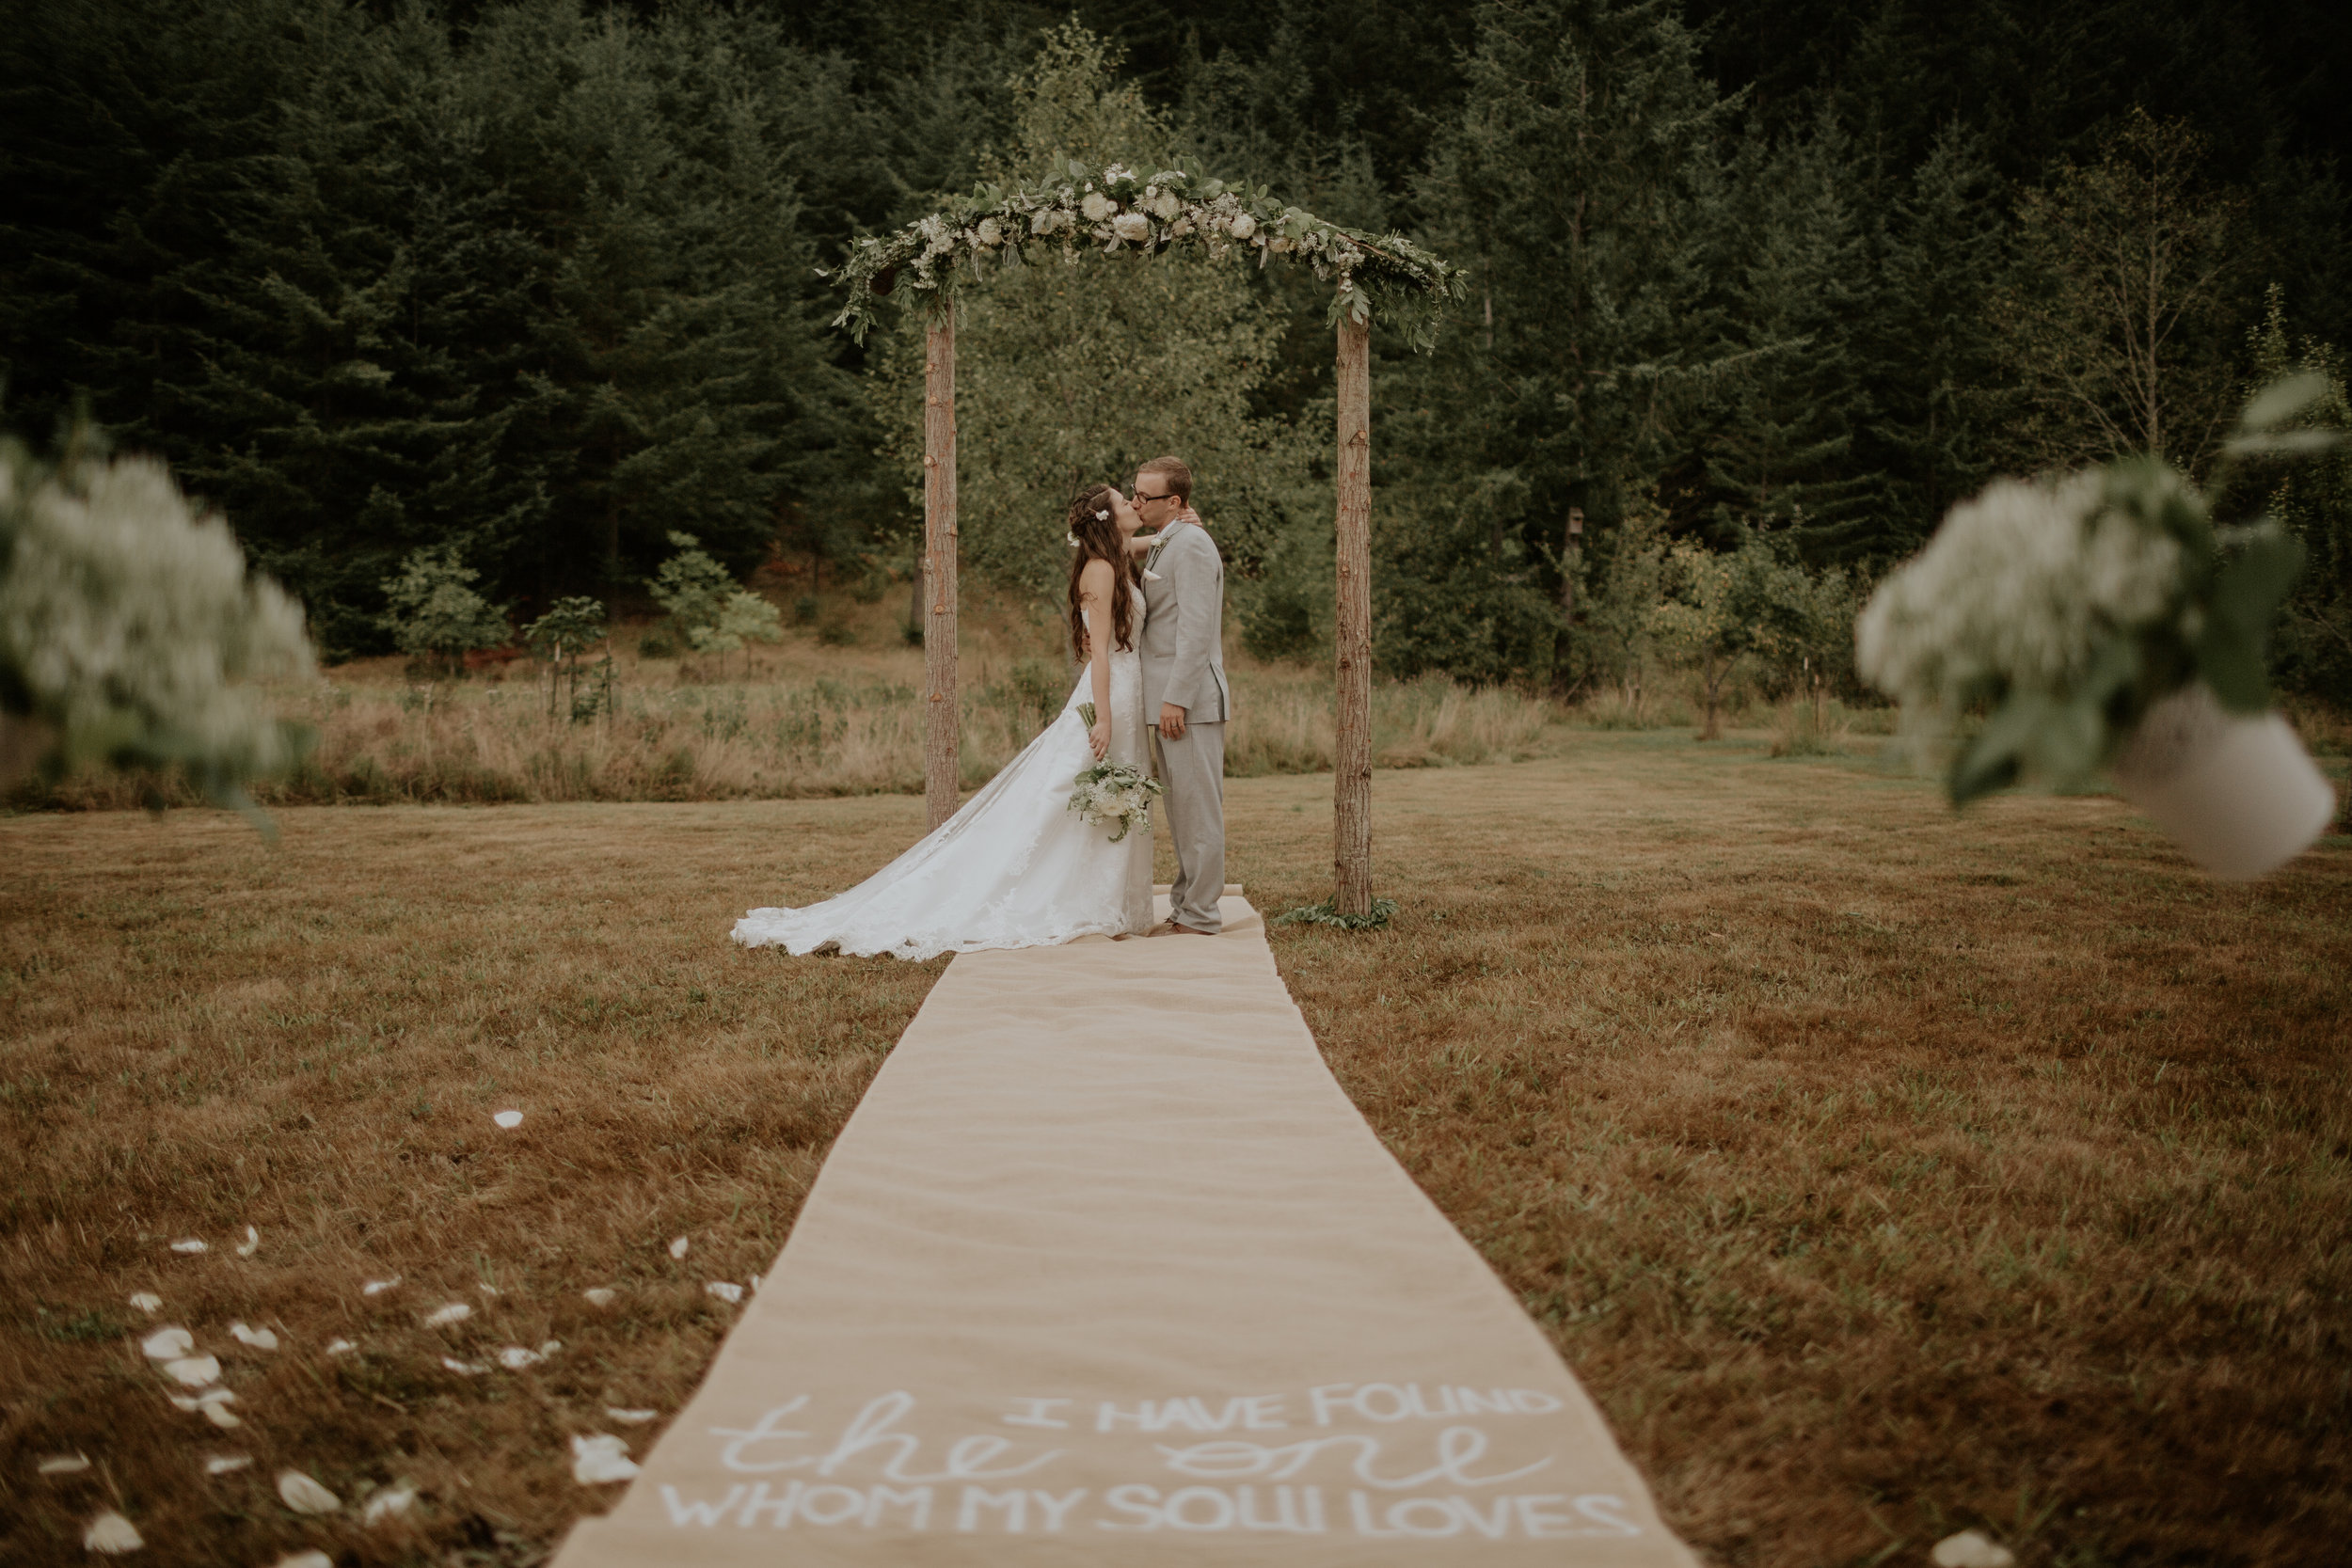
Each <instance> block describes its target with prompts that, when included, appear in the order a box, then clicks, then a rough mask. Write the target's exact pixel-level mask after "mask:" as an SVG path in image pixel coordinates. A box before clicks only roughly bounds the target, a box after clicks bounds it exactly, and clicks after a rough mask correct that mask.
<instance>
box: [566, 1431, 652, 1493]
mask: <svg viewBox="0 0 2352 1568" xmlns="http://www.w3.org/2000/svg"><path fill="white" fill-rule="evenodd" d="M636 1473H637V1462H636V1461H635V1460H633V1459H631V1458H629V1457H628V1444H627V1443H624V1442H622V1441H621V1440H620V1439H619V1438H617V1437H612V1436H608V1435H607V1434H606V1433H601V1432H592V1433H588V1434H587V1435H586V1436H584V1437H575V1438H573V1439H572V1479H573V1480H574V1481H578V1482H580V1485H582V1486H600V1485H602V1484H604V1483H605V1482H606V1481H627V1480H628V1479H629V1477H631V1476H633V1475H635V1474H636Z"/></svg>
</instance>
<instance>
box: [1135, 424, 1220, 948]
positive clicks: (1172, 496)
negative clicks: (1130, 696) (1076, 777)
mask: <svg viewBox="0 0 2352 1568" xmlns="http://www.w3.org/2000/svg"><path fill="white" fill-rule="evenodd" d="M1135 505H1136V512H1137V513H1138V514H1139V515H1141V516H1142V518H1143V524H1144V526H1145V527H1146V528H1151V529H1156V530H1158V531H1159V538H1158V540H1157V542H1156V543H1154V544H1153V545H1152V553H1151V554H1150V555H1149V556H1147V557H1145V558H1144V562H1143V603H1144V616H1143V642H1142V653H1143V711H1144V715H1145V717H1146V718H1147V719H1149V720H1152V722H1153V729H1154V731H1155V734H1156V737H1157V745H1156V746H1155V748H1154V750H1155V752H1156V753H1157V759H1158V768H1157V769H1156V770H1157V772H1158V774H1159V779H1160V784H1161V786H1162V787H1163V788H1164V789H1165V790H1166V791H1167V794H1166V796H1165V797H1164V799H1165V800H1166V802H1167V806H1168V833H1169V836H1171V837H1172V838H1174V839H1175V841H1176V880H1175V881H1174V882H1172V883H1170V884H1169V888H1168V921H1167V923H1166V924H1164V925H1161V926H1156V927H1152V935H1153V936H1155V937H1164V936H1202V937H1213V936H1215V935H1216V933H1217V931H1218V929H1219V928H1220V927H1222V926H1223V924H1224V917H1223V916H1222V915H1220V914H1219V913H1218V912H1217V899H1218V898H1220V897H1221V896H1223V895H1224V893H1225V721H1226V720H1227V719H1229V718H1231V717H1232V711H1233V709H1232V697H1231V694H1230V690H1229V689H1228V688H1227V686H1226V684H1225V644H1224V626H1225V561H1224V558H1223V557H1221V556H1219V555H1218V554H1217V553H1216V541H1215V540H1213V539H1211V538H1210V537H1209V531H1208V530H1207V529H1206V528H1204V527H1202V526H1201V522H1200V515H1199V514H1197V513H1195V512H1194V511H1193V509H1192V470H1191V469H1190V468H1188V467H1184V463H1183V462H1182V461H1181V460H1180V459H1177V458H1173V457H1155V458H1153V459H1152V461H1151V462H1149V463H1146V464H1145V465H1144V466H1143V467H1140V468H1137V469H1136V483H1135Z"/></svg>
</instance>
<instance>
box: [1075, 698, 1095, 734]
mask: <svg viewBox="0 0 2352 1568" xmlns="http://www.w3.org/2000/svg"><path fill="white" fill-rule="evenodd" d="M1078 717H1079V719H1080V720H1082V721H1084V722H1085V724H1086V727H1087V728H1088V729H1092V728H1094V705H1093V704H1092V703H1080V704H1079V705H1078Z"/></svg>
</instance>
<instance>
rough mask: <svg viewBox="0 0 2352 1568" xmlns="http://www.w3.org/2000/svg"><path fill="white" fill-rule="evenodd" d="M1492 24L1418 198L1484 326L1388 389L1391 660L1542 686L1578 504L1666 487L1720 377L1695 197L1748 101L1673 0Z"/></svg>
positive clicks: (1594, 507) (1588, 2) (1593, 0)
mask: <svg viewBox="0 0 2352 1568" xmlns="http://www.w3.org/2000/svg"><path fill="white" fill-rule="evenodd" d="M1477 25H1478V34H1477V37H1478V42H1477V47H1476V50H1475V52H1474V53H1473V54H1472V55H1471V56H1470V59H1469V61H1468V62H1467V64H1466V68H1465V69H1466V72H1467V78H1468V80H1467V86H1466V90H1465V93H1464V97H1463V106H1462V109H1461V112H1460V115H1459V117H1458V119H1456V120H1454V122H1453V123H1452V124H1449V125H1448V126H1446V127H1445V128H1444V130H1443V131H1442V133H1441V134H1440V135H1439V136H1438V143H1437V148H1436V150H1435V152H1434V153H1433V155H1432V161H1431V166H1430V170H1429V173H1428V176H1427V178H1426V180H1425V181H1424V182H1422V185H1421V186H1420V187H1419V199H1420V201H1421V203H1422V210H1423V211H1424V212H1425V213H1426V214H1428V223H1429V226H1430V237H1431V242H1432V244H1433V245H1435V246H1436V248H1437V249H1438V251H1439V253H1440V254H1443V255H1445V256H1447V257H1449V258H1450V259H1451V260H1453V261H1457V262H1461V263H1467V264H1470V265H1471V266H1473V267H1475V268H1476V277H1475V279H1474V281H1473V284H1472V287H1473V290H1474V293H1473V304H1472V306H1471V314H1470V318H1469V319H1468V320H1465V321H1460V322H1457V323H1456V324H1455V325H1454V327H1453V328H1452V329H1451V330H1450V331H1449V333H1448V335H1447V336H1446V337H1445V339H1444V340H1443V341H1441V344H1440V346H1439V349H1438V356H1437V358H1436V360H1435V361H1434V362H1433V363H1431V364H1428V365H1426V366H1422V365H1418V364H1414V363H1411V362H1406V363H1404V364H1400V365H1396V366H1394V367H1393V368H1392V367H1391V365H1390V364H1389V363H1388V362H1386V361H1384V362H1383V363H1382V365H1381V366H1380V367H1378V369H1377V371H1376V372H1375V373H1376V375H1377V376H1378V377H1379V378H1380V385H1381V390H1380V392H1379V393H1378V399H1379V406H1380V408H1381V410H1382V417H1383V429H1384V431H1385V432H1386V433H1387V435H1386V440H1385V444H1375V453H1376V454H1382V455H1380V456H1379V459H1378V460H1379V464H1380V466H1379V467H1376V468H1375V478H1376V479H1379V480H1382V481H1384V482H1385V483H1384V490H1383V493H1382V496H1381V499H1379V500H1378V501H1377V503H1376V509H1377V511H1378V513H1379V515H1380V516H1381V517H1383V518H1384V519H1386V521H1385V523H1384V526H1383V529H1382V531H1381V532H1380V535H1379V537H1380V541H1381V543H1380V545H1379V546H1377V547H1379V548H1381V549H1382V550H1383V551H1384V553H1383V555H1382V557H1381V562H1380V569H1381V574H1382V575H1381V578H1380V580H1381V583H1382V592H1383V594H1384V599H1385V603H1384V611H1383V615H1384V619H1383V629H1382V637H1383V639H1384V641H1383V644H1382V648H1383V652H1382V657H1384V658H1385V659H1388V660H1389V661H1390V662H1391V665H1392V666H1395V667H1399V668H1412V667H1416V666H1418V665H1421V664H1424V663H1438V664H1441V665H1443V666H1445V667H1448V668H1455V669H1465V670H1478V671H1481V672H1482V673H1484V672H1505V673H1529V674H1532V673H1538V672H1542V671H1549V670H1551V669H1553V668H1556V667H1558V666H1557V659H1556V646H1555V644H1556V641H1557V638H1558V635H1559V630H1560V621H1559V617H1558V615H1557V612H1556V610H1553V608H1552V606H1553V604H1554V601H1555V598H1556V596H1557V594H1558V589H1557V587H1556V586H1555V585H1556V583H1557V581H1558V578H1557V575H1556V574H1557V570H1558V568H1557V567H1556V566H1553V565H1551V564H1550V562H1556V561H1558V560H1559V559H1560V554H1561V546H1563V545H1564V543H1565V522H1566V518H1567V515H1568V514H1569V512H1570V509H1571V508H1577V509H1581V511H1582V512H1584V514H1585V515H1587V516H1589V517H1591V518H1592V519H1593V520H1594V523H1595V525H1596V526H1597V527H1607V526H1611V525H1613V523H1614V521H1615V520H1616V519H1617V518H1619V517H1620V516H1622V515H1624V512H1625V510H1626V508H1627V506H1628V505H1629V499H1630V498H1632V497H1634V496H1638V495H1641V494H1644V493H1645V492H1646V491H1647V490H1648V489H1649V488H1650V485H1651V483H1652V482H1653V480H1654V477H1655V475H1656V474H1657V472H1658V470H1659V466H1660V462H1661V454H1662V453H1663V452H1664V451H1665V450H1666V446H1667V436H1668V434H1669V432H1670V430H1671V428H1672V424H1673V414H1674V409H1675V405H1676V401H1677V398H1678V397H1680V396H1682V395H1684V394H1685V393H1686V392H1687V391H1688V390H1689V389H1690V388H1692V387H1694V386H1695V385H1697V384H1698V383H1700V382H1701V381H1703V380H1704V379H1705V377H1706V375H1707V373H1708V369H1709V367H1710V365H1711V361H1712V344H1713V340H1714V337H1715V333H1714V331H1713V330H1712V329H1711V326H1710V324H1709V321H1708V317H1707V316H1706V315H1705V314H1704V313H1703V311H1702V309H1701V306H1702V296H1703V293H1704V283H1705V278H1704V275H1703V272H1702V262H1703V250H1702V241H1703V238H1704V233H1703V230H1702V227H1701V222H1700V220H1701V217H1702V214H1701V213H1700V211H1699V202H1700V199H1701V196H1702V187H1703V185H1704V182H1705V171H1706V169H1707V167H1708V164H1709V161H1710V158H1711V153H1710V151H1709V145H1710V143H1711V141H1712V139H1713V138H1714V137H1715V136H1716V135H1718V134H1720V132H1721V131H1722V129H1723V127H1724V123H1725V121H1726V119H1727V118H1728V116H1729V114H1730V113H1731V111H1732V107H1733V106H1732V105H1728V104H1726V103H1724V101H1722V100H1721V99H1720V98H1719V97H1718V96H1717V95H1716V93H1715V91H1714V89H1713V88H1712V87H1710V86H1709V85H1708V83H1707V82H1706V80H1705V79H1704V78H1703V77H1702V76H1701V75H1700V73H1699V71H1698V68H1697V40H1695V39H1694V38H1693V37H1692V35H1691V33H1690V32H1689V31H1688V30H1687V29H1686V28H1685V27H1684V26H1683V25H1682V24H1681V22H1680V20H1679V16H1678V12H1677V8H1676V7H1674V6H1673V5H1671V4H1667V3H1664V0H1634V3H1620V0H1535V3H1532V4H1526V5H1488V6H1486V7H1483V8H1481V9H1480V10H1479V11H1478V13H1477ZM1466 604H1474V605H1477V606H1479V607H1480V609H1479V611H1478V613H1477V614H1476V615H1475V616H1474V617H1472V618H1470V619H1468V620H1465V619H1464V618H1463V616H1464V615H1465V614H1466V613H1467V611H1465V610H1462V609H1461V608H1460V607H1462V606H1464V605H1466ZM1449 628H1451V630H1449ZM1441 632H1444V633H1446V635H1443V636H1440V635H1438V634H1439V633H1441ZM1479 642H1483V643H1484V646H1483V647H1480V646H1475V645H1474V644H1476V643H1479Z"/></svg>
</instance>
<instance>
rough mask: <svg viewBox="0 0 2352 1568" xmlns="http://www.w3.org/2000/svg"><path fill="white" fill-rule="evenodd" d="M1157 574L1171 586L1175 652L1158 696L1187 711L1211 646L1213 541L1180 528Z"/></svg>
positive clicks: (1215, 598)
mask: <svg viewBox="0 0 2352 1568" xmlns="http://www.w3.org/2000/svg"><path fill="white" fill-rule="evenodd" d="M1187 535H1189V537H1187ZM1160 571H1161V573H1162V575H1163V576H1166V577H1168V578H1171V579H1173V581H1174V583H1175V586H1176V653H1175V657H1173V658H1171V659H1169V660H1168V680H1167V683H1166V684H1165V685H1163V686H1162V687H1161V688H1160V698H1161V701H1163V702H1165V703H1167V704H1168V705H1172V706H1175V707H1180V708H1184V709H1185V710H1186V711H1187V712H1189V711H1190V710H1191V709H1193V708H1195V707H1198V706H1200V695H1201V689H1202V683H1204V682H1205V681H1207V680H1208V679H1209V655H1210V654H1211V653H1212V652H1213V651H1214V650H1215V649H1216V640H1217V631H1218V627H1217V625H1216V612H1217V605H1218V602H1219V598H1220V595H1219V594H1218V593H1217V582H1216V578H1217V554H1216V542H1215V541H1213V540H1212V539H1210V537H1209V536H1208V534H1206V533H1205V532H1202V531H1200V530H1198V529H1185V530H1184V531H1183V532H1181V533H1179V534H1178V535H1177V536H1176V537H1175V538H1174V539H1172V540H1170V541H1169V542H1168V550H1167V553H1166V554H1164V555H1162V556H1161V557H1160Z"/></svg>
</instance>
